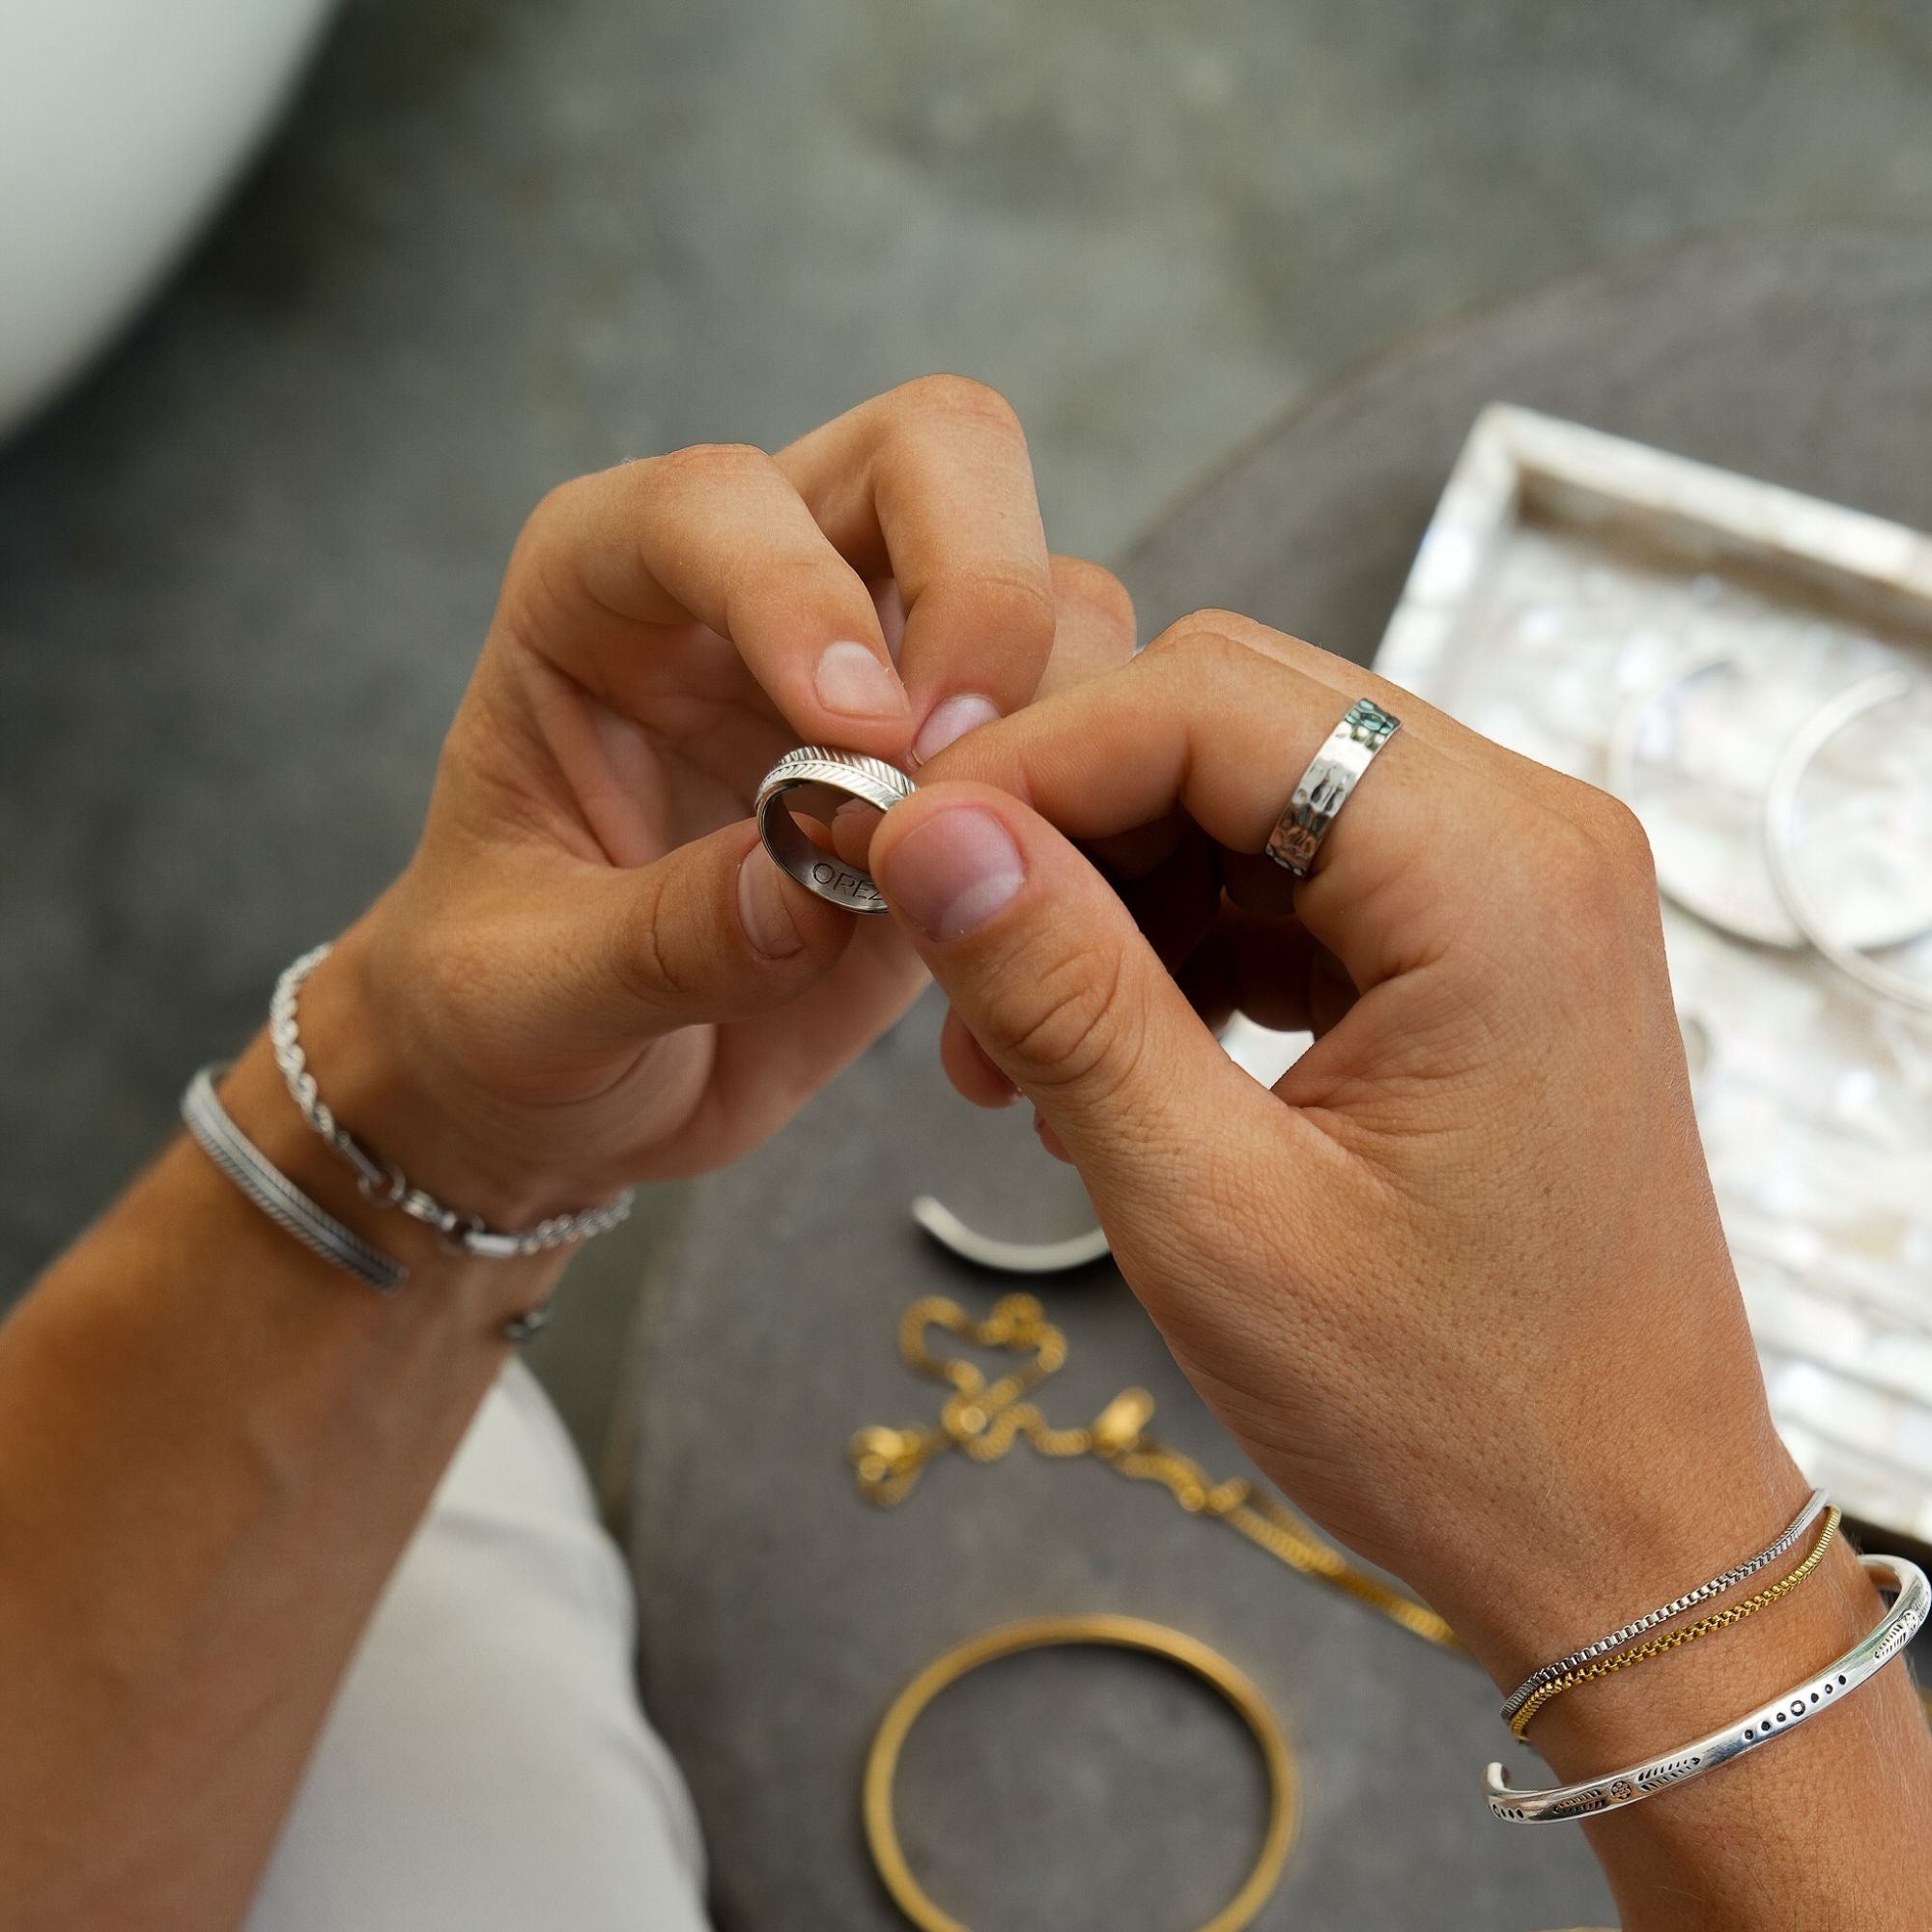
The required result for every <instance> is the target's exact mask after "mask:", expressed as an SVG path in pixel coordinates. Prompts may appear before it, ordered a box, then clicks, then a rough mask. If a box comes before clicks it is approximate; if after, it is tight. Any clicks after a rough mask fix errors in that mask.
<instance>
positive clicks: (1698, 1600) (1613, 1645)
mask: <svg viewBox="0 0 1932 1932" xmlns="http://www.w3.org/2000/svg"><path fill="white" fill-rule="evenodd" d="M1824 1512H1825V1492H1824V1491H1823V1490H1813V1491H1812V1492H1811V1495H1810V1498H1809V1500H1807V1501H1806V1503H1805V1505H1804V1508H1803V1509H1802V1510H1800V1511H1799V1512H1798V1514H1797V1515H1796V1516H1795V1517H1793V1518H1792V1520H1790V1522H1789V1523H1787V1524H1786V1525H1785V1527H1784V1528H1783V1529H1782V1530H1781V1531H1780V1532H1779V1533H1778V1534H1777V1535H1776V1537H1774V1538H1773V1539H1772V1541H1771V1542H1770V1543H1768V1544H1766V1545H1765V1547H1764V1548H1762V1549H1760V1550H1759V1551H1758V1552H1757V1554H1756V1555H1755V1556H1751V1557H1747V1558H1746V1560H1745V1561H1744V1562H1742V1563H1737V1564H1733V1565H1732V1566H1731V1568H1730V1569H1728V1570H1725V1571H1723V1572H1721V1573H1720V1574H1719V1575H1718V1576H1716V1577H1712V1578H1711V1579H1710V1580H1709V1581H1708V1582H1705V1583H1700V1584H1698V1586H1697V1587H1696V1588H1695V1589H1694V1590H1687V1591H1686V1592H1685V1593H1684V1595H1683V1596H1681V1597H1673V1598H1672V1599H1671V1601H1670V1602H1669V1603H1667V1604H1660V1605H1658V1606H1657V1608H1656V1609H1654V1610H1651V1611H1648V1612H1647V1613H1646V1614H1644V1615H1643V1616H1640V1617H1637V1618H1635V1619H1634V1621H1632V1622H1630V1623H1627V1624H1625V1625H1624V1627H1623V1628H1622V1629H1621V1630H1613V1631H1611V1632H1610V1634H1608V1635H1607V1636H1600V1637H1598V1638H1597V1639H1596V1641H1595V1642H1594V1643H1586V1644H1584V1645H1582V1646H1581V1648H1580V1649H1577V1650H1573V1651H1572V1652H1571V1653H1570V1655H1569V1656H1568V1657H1559V1658H1558V1659H1556V1661H1555V1662H1553V1663H1546V1664H1544V1665H1543V1666H1542V1668H1541V1669H1538V1670H1532V1671H1531V1672H1530V1673H1529V1675H1528V1676H1527V1677H1525V1678H1524V1679H1523V1680H1522V1682H1521V1683H1520V1684H1519V1685H1518V1686H1517V1687H1516V1689H1515V1690H1512V1691H1511V1692H1510V1694H1509V1696H1508V1698H1507V1699H1506V1700H1505V1701H1504V1704H1503V1721H1504V1722H1505V1723H1508V1724H1510V1725H1511V1728H1512V1729H1514V1728H1515V1724H1514V1720H1515V1719H1516V1716H1517V1713H1518V1712H1520V1710H1521V1709H1522V1707H1523V1706H1524V1705H1525V1704H1526V1703H1527V1702H1528V1701H1529V1700H1530V1698H1531V1697H1532V1696H1534V1695H1535V1694H1536V1692H1537V1691H1539V1690H1542V1689H1543V1687H1544V1686H1545V1685H1546V1684H1553V1683H1554V1682H1555V1681H1556V1680H1557V1679H1558V1678H1559V1677H1566V1676H1568V1675H1569V1674H1570V1672H1571V1671H1573V1670H1576V1669H1577V1668H1578V1667H1580V1666H1581V1665H1583V1664H1585V1663H1588V1662H1592V1661H1593V1660H1594V1659H1596V1658H1599V1657H1602V1656H1603V1655H1604V1654H1605V1652H1606V1651H1612V1650H1621V1649H1622V1648H1623V1646H1624V1645H1625V1644H1627V1643H1632V1642H1634V1640H1635V1639H1636V1638H1637V1637H1640V1636H1641V1635H1642V1634H1644V1632H1645V1631H1649V1630H1655V1629H1656V1628H1657V1626H1658V1625H1659V1624H1663V1623H1668V1622H1669V1621H1670V1620H1671V1618H1672V1617H1676V1616H1681V1615H1683V1613H1684V1612H1685V1611H1686V1610H1688V1609H1690V1607H1691V1606H1692V1605H1696V1604H1704V1603H1709V1602H1710V1600H1711V1599H1712V1598H1713V1597H1717V1596H1721V1595H1722V1594H1723V1592H1724V1591H1726V1590H1728V1589H1730V1588H1731V1586H1732V1585H1733V1584H1736V1583H1742V1582H1743V1581H1744V1579H1745V1578H1746V1577H1751V1576H1755V1575H1756V1573H1757V1572H1758V1571H1760V1570H1762V1569H1763V1568H1764V1566H1765V1565H1766V1564H1767V1563H1776V1561H1777V1559H1778V1558H1779V1557H1780V1556H1782V1555H1783V1554H1784V1552H1785V1551H1786V1550H1787V1549H1789V1548H1791V1546H1792V1545H1793V1544H1794V1543H1796V1542H1797V1541H1798V1539H1799V1538H1800V1537H1801V1536H1803V1535H1804V1532H1805V1530H1806V1529H1807V1528H1808V1527H1809V1526H1810V1525H1811V1524H1812V1523H1813V1522H1815V1521H1816V1520H1818V1518H1819V1517H1820V1516H1822V1515H1823V1514H1824ZM1517 1735H1518V1736H1519V1737H1520V1735H1521V1733H1520V1732H1518V1733H1517Z"/></svg>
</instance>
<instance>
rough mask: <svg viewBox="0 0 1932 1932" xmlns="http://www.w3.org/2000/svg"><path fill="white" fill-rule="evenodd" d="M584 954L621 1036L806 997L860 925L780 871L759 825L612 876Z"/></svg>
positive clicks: (591, 990)
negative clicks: (762, 842) (761, 840)
mask: <svg viewBox="0 0 1932 1932" xmlns="http://www.w3.org/2000/svg"><path fill="white" fill-rule="evenodd" d="M598 890H599V891H600V892H601V893H602V905H601V908H600V916H599V917H598V918H597V919H596V920H595V921H594V923H593V925H592V935H593V936H592V938H591V940H590V942H589V944H588V945H587V946H586V947H585V948H584V949H583V953H582V961H581V963H582V967H583V968H584V969H585V978H586V995H585V997H586V999H587V1000H594V1001H595V1002H597V1003H598V1007H599V1010H600V1012H601V1015H602V1019H603V1022H604V1025H605V1027H606V1029H607V1030H608V1031H609V1033H610V1034H611V1036H612V1037H621V1038H639V1039H642V1038H648V1037H653V1036H655V1035H659V1034H666V1033H670V1032H673V1031H675V1030H676V1029H677V1028H679V1027H686V1026H696V1025H704V1024H719V1023H724V1022H726V1021H732V1020H743V1019H746V1018H749V1017H750V1016H752V1015H753V1014H757V1013H761V1012H764V1011H766V1010H767V1009H771V1008H775V1007H779V1006H781V1005H784V1004H785V1003H787V1002H789V1001H792V1000H795V999H797V998H798V997H799V996H800V995H801V994H802V993H804V992H805V991H806V990H807V988H809V987H810V986H811V985H812V984H813V983H814V982H815V981H817V980H820V979H822V978H823V977H824V975H825V974H826V973H828V972H829V971H830V970H831V969H832V967H833V966H834V965H836V964H837V963H838V959H839V957H840V955H841V954H842V953H843V952H845V949H846V947H847V946H848V944H849V943H850V941H851V939H852V933H853V925H854V921H853V920H852V918H851V917H850V915H848V914H846V913H843V912H841V911H839V910H838V908H837V907H836V906H831V905H828V904H826V902H825V901H824V900H823V899H820V898H816V897H814V896H813V895H811V894H810V893H809V892H807V891H806V890H805V888H804V887H803V886H801V885H799V884H797V883H796V882H795V881H794V880H792V879H790V878H787V877H786V876H785V875H784V873H782V872H781V871H780V869H779V868H778V867H777V866H775V865H774V864H773V863H772V861H771V859H770V858H769V857H768V856H767V854H766V852H765V850H764V848H763V846H762V845H760V844H759V843H758V839H757V835H756V833H755V832H754V831H753V828H752V827H751V826H749V825H746V824H743V823H740V824H735V825H727V826H725V828H724V829H723V830H721V831H718V832H715V833H713V834H712V835H711V836H710V837H709V838H699V839H696V840H695V841H694V842H693V843H691V844H689V845H681V846H679V847H678V848H677V849H676V850H675V851H673V852H671V853H670V854H669V855H668V857H666V858H663V859H660V860H659V861H657V863H656V864H655V865H650V866H644V867H637V868H635V869H631V870H617V871H612V872H611V873H609V874H608V875H607V876H606V879H605V881H604V882H603V884H602V885H601V886H600V887H599V889H598Z"/></svg>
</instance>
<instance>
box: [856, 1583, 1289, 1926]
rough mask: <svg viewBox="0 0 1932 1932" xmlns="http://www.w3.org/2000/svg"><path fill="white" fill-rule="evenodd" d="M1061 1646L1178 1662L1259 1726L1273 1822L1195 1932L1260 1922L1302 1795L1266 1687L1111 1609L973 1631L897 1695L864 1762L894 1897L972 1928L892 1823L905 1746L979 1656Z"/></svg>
mask: <svg viewBox="0 0 1932 1932" xmlns="http://www.w3.org/2000/svg"><path fill="white" fill-rule="evenodd" d="M1062 1644H1100V1645H1106V1646H1111V1647H1112V1648H1114V1649H1118V1650H1138V1651H1143V1652H1145V1653H1147V1654H1148V1655H1149V1656H1151V1657H1158V1658H1164V1659H1165V1660H1166V1661H1167V1662H1170V1663H1177V1664H1179V1666H1180V1667H1181V1668H1182V1669H1183V1670H1188V1671H1191V1672H1192V1673H1193V1674H1194V1675H1195V1676H1196V1677H1199V1678H1200V1679H1202V1681H1203V1682H1204V1683H1207V1684H1208V1685H1209V1686H1211V1687H1212V1688H1213V1689H1214V1690H1217V1691H1219V1692H1220V1694H1221V1695H1222V1696H1223V1697H1224V1698H1226V1699H1227V1701H1228V1702H1229V1703H1230V1704H1232V1705H1233V1706H1234V1708H1235V1710H1236V1713H1237V1715H1238V1716H1239V1717H1240V1719H1241V1720H1242V1722H1244V1723H1245V1724H1246V1725H1247V1727H1248V1729H1249V1730H1250V1731H1251V1732H1252V1733H1253V1735H1254V1740H1255V1743H1256V1745H1257V1746H1258V1747H1259V1748H1260V1750H1261V1754H1262V1762H1263V1764H1264V1767H1265V1768H1266V1771H1267V1780H1268V1819H1267V1829H1266V1831H1265V1832H1264V1834H1263V1837H1262V1849H1261V1856H1260V1857H1259V1858H1257V1859H1256V1861H1255V1863H1254V1868H1253V1869H1252V1870H1251V1871H1250V1872H1249V1873H1248V1875H1247V1877H1246V1879H1244V1880H1243V1881H1242V1884H1241V1889H1239V1890H1238V1891H1237V1892H1236V1894H1235V1896H1234V1897H1233V1898H1232V1899H1231V1900H1230V1901H1229V1902H1228V1903H1227V1904H1226V1905H1224V1906H1223V1907H1222V1908H1221V1910H1220V1911H1219V1912H1217V1913H1216V1914H1215V1915H1214V1917H1213V1918H1209V1919H1208V1921H1207V1922H1206V1923H1205V1924H1203V1925H1202V1926H1201V1927H1199V1929H1198V1932H1240V1928H1241V1927H1243V1926H1245V1925H1248V1924H1251V1923H1252V1922H1253V1921H1254V1918H1255V1915H1256V1914H1257V1913H1258V1912H1260V1911H1261V1909H1262V1907H1263V1906H1264V1904H1265V1903H1266V1902H1267V1897H1268V1894H1269V1893H1270V1892H1271V1891H1273V1889H1274V1888H1275V1884H1276V1882H1277V1880H1279V1878H1280V1877H1281V1869H1282V1866H1283V1865H1284V1864H1285V1863H1286V1862H1287V1861H1288V1849H1289V1846H1290V1845H1291V1844H1292V1843H1293V1839H1294V1828H1295V1820H1296V1817H1297V1814H1298V1809H1299V1799H1300V1794H1299V1789H1298V1786H1297V1783H1296V1779H1295V1773H1294V1757H1293V1753H1292V1752H1291V1751H1290V1749H1289V1747H1288V1740H1287V1739H1286V1738H1285V1737H1284V1736H1283V1735H1282V1731H1281V1726H1280V1725H1279V1724H1278V1723H1276V1721H1275V1719H1274V1714H1273V1712H1271V1711H1270V1710H1269V1709H1268V1707H1267V1704H1266V1703H1265V1702H1264V1699H1263V1697H1262V1694H1261V1692H1260V1691H1259V1690H1256V1689H1255V1687H1254V1685H1253V1684H1251V1683H1250V1682H1249V1681H1248V1679H1247V1678H1246V1677H1244V1676H1243V1675H1242V1674H1241V1672H1240V1671H1238V1670H1236V1668H1235V1666H1234V1665H1233V1664H1232V1663H1230V1662H1228V1660H1227V1659H1226V1658H1225V1657H1223V1656H1222V1655H1221V1654H1220V1652H1219V1651H1217V1650H1211V1649H1209V1648H1208V1645H1207V1644H1205V1643H1202V1642H1201V1641H1200V1640H1199V1639H1198V1638H1195V1637H1191V1636H1188V1635H1186V1634H1183V1633H1182V1632H1180V1631H1177V1630H1169V1629H1168V1628H1167V1627H1166V1626H1165V1625H1164V1624H1153V1623H1146V1622H1143V1621H1142V1619H1140V1618H1139V1617H1122V1616H1110V1615H1104V1614H1097V1615H1092V1616H1074V1617H1033V1618H1029V1619H1028V1620H1027V1621H1025V1622H1023V1623H1016V1624H1006V1625H1003V1626H1002V1627H1001V1628H1000V1629H998V1630H991V1631H986V1632H983V1633H982V1634H980V1635H979V1636H976V1637H969V1638H968V1639H967V1640H966V1641H965V1642H964V1643H961V1644H957V1645H955V1646H954V1647H953V1648H952V1650H949V1651H948V1652H947V1653H946V1654H945V1655H944V1656H943V1657H938V1658H935V1659H934V1660H933V1661H932V1662H930V1663H928V1664H927V1665H926V1666H925V1668H924V1669H923V1670H922V1671H921V1672H920V1673H919V1675H918V1676H917V1677H915V1678H914V1679H913V1680H912V1682H911V1683H910V1684H908V1685H907V1686H906V1687H905V1689H904V1690H901V1691H900V1692H899V1694H898V1695H897V1696H896V1697H895V1699H894V1700H893V1706H892V1709H891V1710H889V1711H888V1712H887V1713H886V1716H885V1720H884V1721H883V1722H882V1723H881V1724H880V1725H879V1730H878V1735H877V1736H876V1737H874V1738H873V1740H872V1748H871V1752H870V1754H869V1756H868V1757H867V1760H866V1783H865V1813H866V1841H867V1844H868V1845H869V1846H870V1847H871V1852H872V1861H873V1863H874V1864H876V1865H877V1866H878V1868H879V1877H880V1878H881V1879H882V1880H883V1881H884V1882H885V1887H886V1889H887V1890H888V1891H889V1892H891V1893H892V1895H893V1901H894V1903H895V1905H897V1907H898V1909H899V1910H900V1911H901V1912H902V1913H904V1914H905V1916H906V1918H909V1919H910V1920H911V1921H912V1922H913V1924H915V1925H917V1926H919V1927H920V1928H921V1932H967V1928H966V1927H965V1926H964V1925H963V1924H961V1923H960V1921H959V1920H958V1919H956V1918H952V1917H951V1916H950V1915H949V1914H947V1913H946V1912H943V1911H942V1910H941V1909H940V1908H939V1906H937V1905H936V1904H934V1903H933V1901H932V1899H931V1898H930V1897H928V1896H927V1894H926V1892H925V1889H924V1888H923V1886H922V1885H921V1884H920V1882H919V1881H918V1880H917V1879H916V1878H915V1877H914V1876H913V1874H912V1867H911V1866H910V1865H909V1864H907V1862H906V1858H905V1853H904V1851H903V1850H902V1849H901V1847H900V1845H899V1836H898V1830H897V1827H896V1826H895V1824H894V1822H893V1779H894V1776H895V1774H896V1773H897V1770H898V1762H899V1751H900V1749H901V1747H903V1746H904V1744H905V1741H906V1737H907V1734H908V1733H909V1732H910V1731H911V1729H912V1727H913V1725H914V1724H915V1723H916V1722H917V1721H918V1719H919V1717H920V1714H921V1713H922V1712H923V1710H924V1709H925V1707H926V1706H927V1705H928V1704H930V1703H931V1702H932V1700H933V1699H934V1698H935V1697H936V1696H938V1694H939V1693H940V1692H941V1691H942V1690H945V1689H946V1687H947V1686H948V1685H949V1684H954V1683H956V1682H957V1681H958V1680H959V1679H960V1678H962V1677H964V1676H965V1675H966V1674H967V1672H968V1671H971V1670H977V1669H978V1668H979V1667H980V1665H981V1664H982V1663H991V1662H994V1661H995V1660H996V1659H999V1658H1002V1657H1013V1656H1016V1655H1018V1654H1019V1653H1020V1652H1021V1651H1028V1650H1048V1649H1053V1648H1056V1647H1058V1646H1059V1645H1062Z"/></svg>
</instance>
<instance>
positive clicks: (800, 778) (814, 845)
mask: <svg viewBox="0 0 1932 1932" xmlns="http://www.w3.org/2000/svg"><path fill="white" fill-rule="evenodd" d="M917 789H918V787H917V786H916V785H915V784H914V783H913V781H911V780H910V779H909V778H907V777H906V775H905V774H904V773H903V772H902V771H899V770H897V769H896V768H895V766H892V765H889V764H887V763H886V761H885V760H884V759H883V758H869V757H867V756H866V755H865V753H862V752H840V751H835V750H832V749H830V748H828V747H827V746H824V745H801V746H800V747H799V749H798V750H797V751H795V752H787V753H785V754H784V756H783V757H781V759H780V760H779V761H778V763H777V764H775V765H774V766H773V767H772V768H771V770H770V771H768V772H767V773H766V774H765V776H764V780H763V781H762V782H761V783H760V784H759V786H758V794H757V799H756V802H755V810H756V811H757V814H758V837H759V838H761V839H763V840H764V845H765V850H766V851H767V852H769V853H770V854H771V855H772V859H773V861H774V863H776V864H777V865H779V866H780V867H782V868H783V869H784V870H785V871H786V872H788V873H790V874H791V876H792V877H793V878H794V879H796V880H797V881H798V882H799V884H800V885H802V886H803V887H804V888H805V889H806V890H807V891H808V892H810V893H816V894H817V895H818V896H819V897H820V898H822V899H827V900H829V901H830V902H831V903H832V904H833V905H836V906H843V907H844V909H845V910H846V911H847V912H858V913H883V912H884V911H885V910H886V901H885V898H884V895H882V894H881V893H880V891H879V889H878V887H877V886H876V885H875V884H873V882H872V875H871V873H869V872H868V871H867V870H866V868H865V867H863V866H857V865H854V864H852V863H851V862H850V861H849V860H845V859H841V858H839V856H838V853H836V852H830V851H827V850H826V849H825V847H824V846H822V845H820V844H819V843H818V842H817V841H816V840H815V839H813V838H812V837H811V836H810V833H808V832H807V831H806V829H805V827H804V826H802V825H801V824H800V823H799V822H798V819H797V818H796V817H795V816H794V814H793V810H792V808H793V806H794V805H798V806H805V807H808V808H809V807H810V806H813V805H819V806H824V807H826V808H828V816H829V810H836V809H837V807H838V805H839V804H840V803H842V802H843V801H845V800H849V799H857V800H859V801H860V802H861V803H862V804H865V805H869V806H870V807H872V809H873V810H875V811H890V810H892V809H893V807H894V806H895V805H897V804H898V803H899V801H900V800H901V799H907V798H910V797H911V796H912V795H913V793H914V792H915V791H916V790H917Z"/></svg>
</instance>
